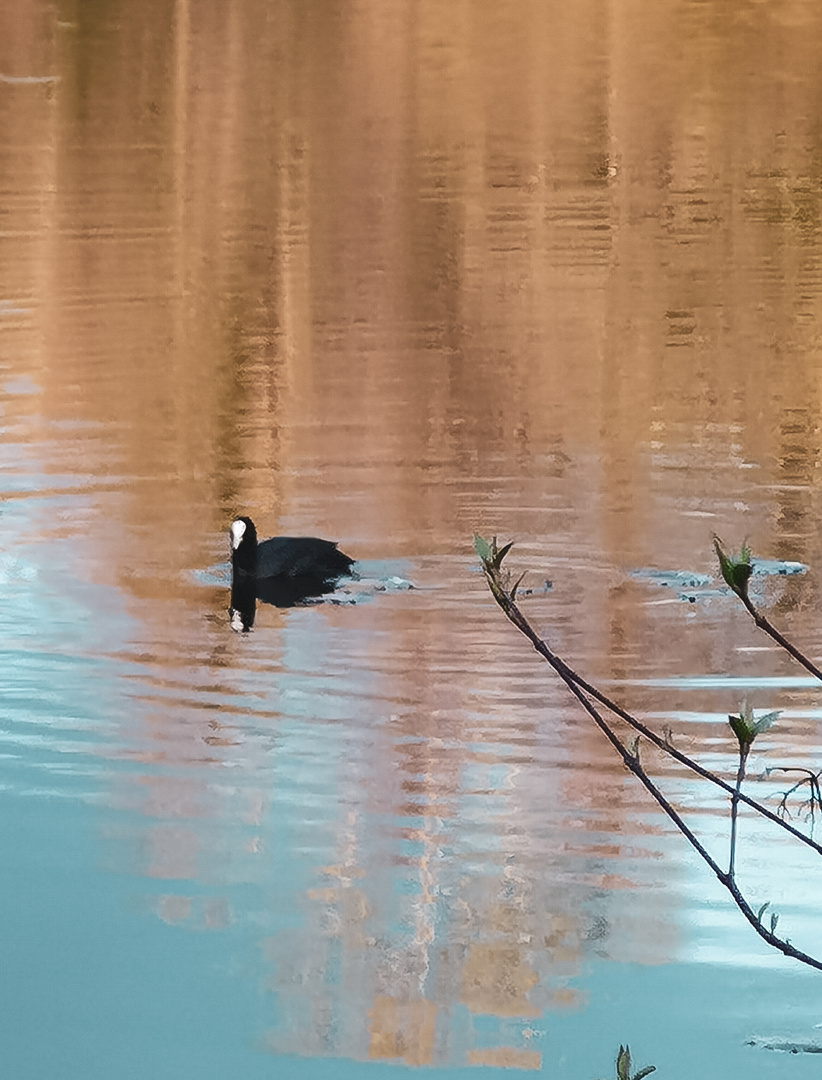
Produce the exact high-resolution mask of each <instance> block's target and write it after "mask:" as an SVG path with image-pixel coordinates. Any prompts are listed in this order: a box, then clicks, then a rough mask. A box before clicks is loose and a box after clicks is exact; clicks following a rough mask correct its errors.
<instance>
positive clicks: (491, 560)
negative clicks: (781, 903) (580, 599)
mask: <svg viewBox="0 0 822 1080" xmlns="http://www.w3.org/2000/svg"><path fill="white" fill-rule="evenodd" d="M508 546H509V547H510V545H508ZM507 550H508V548H505V549H503V550H502V552H501V553H500V551H498V550H497V549H496V543H495V542H494V544H493V546H492V547H491V548H490V551H491V555H490V557H488V558H486V557H484V556H483V555H480V558H481V560H482V566H483V570H484V571H485V576H486V580H487V582H488V586H489V588H490V590H491V594H492V595H493V597H494V599H495V600H496V602H497V604H498V605H499V606H500V608H501V609H502V611H503V613H504V614H505V615H506V617H507V618H508V619H509V621H510V622H512V623H513V624H514V626H516V628H517V629H518V630H519V631H520V632H521V633H522V634H524V635H525V636H526V637H527V638H528V640H529V641H530V642H531V644H532V645H533V646H534V648H535V649H536V651H537V652H538V653H539V654H540V655H541V656H542V657H543V658H544V659H545V660H547V661H548V663H549V664H550V665H551V667H552V668H553V669H554V671H555V672H556V673H557V674H558V675H559V677H560V678H561V679H562V681H563V682H564V683H565V685H566V686H567V687H568V689H569V690H570V691H571V693H572V694H573V695H574V697H575V698H576V699H577V700H578V701H579V703H580V704H581V705H582V707H583V708H584V709H585V711H586V712H587V713H588V715H589V716H590V717H591V718H592V719H593V721H594V723H595V724H596V725H597V727H598V728H599V729H600V731H602V733H603V734H604V735H605V737H606V738H607V739H608V741H609V742H610V743H611V745H612V746H613V748H614V749H615V750H616V751H617V753H618V754H619V756H620V757H621V758H622V760H623V762H624V764H625V766H626V767H627V768H628V769H629V770H630V771H631V772H632V773H633V775H634V776H636V777H637V779H638V780H639V781H640V783H642V785H643V786H644V787H645V789H646V790H647V791H648V792H649V794H650V795H651V796H652V797H653V799H654V800H655V801H656V803H657V804H658V805H659V807H660V808H661V809H662V810H663V811H664V813H665V814H666V815H667V816H668V817H669V818H670V819H671V821H672V822H673V823H674V825H676V827H677V829H679V831H680V832H681V833H682V835H683V836H684V837H685V838H686V840H687V841H688V842H689V843H690V844H691V846H692V847H693V848H694V849H695V850H696V852H697V853H698V854H699V855H700V856H701V858H702V859H703V860H704V861H705V863H706V864H707V865H708V866H709V867H710V869H711V870H712V871H713V873H714V875H715V876H716V878H717V880H718V881H719V882H720V883H721V884H722V885H723V886H724V887H725V888H726V889H727V890H728V892H729V893H730V895H731V897H732V898H733V901H734V903H735V904H736V906H737V907H738V908H739V910H740V911H741V912H742V914H743V916H744V917H745V919H747V921H748V922H749V923H750V925H751V926H752V927H753V929H754V930H755V931H756V933H757V934H758V935H759V936H760V937H761V938H762V939H763V940H764V941H766V942H767V943H768V944H769V945H771V946H772V947H773V948H775V949H777V950H778V951H779V952H781V953H783V954H784V955H785V956H790V957H792V958H793V959H795V960H798V961H800V962H801V963H803V964H807V965H808V966H809V967H813V968H816V969H817V970H819V971H822V961H820V960H817V959H816V958H815V957H813V956H810V955H809V954H808V953H805V952H802V950H801V949H797V948H796V947H795V946H794V945H792V944H791V943H790V942H789V941H787V940H786V939H783V938H779V937H777V936H776V934H775V933H774V932H773V931H774V928H775V926H776V921H775V919H772V922H771V927H772V928H771V930H767V929H766V928H765V927H764V926H763V925H762V921H761V918H760V917H759V916H758V915H757V914H756V912H754V910H753V908H751V906H750V904H749V903H748V901H747V900H746V899H745V897H744V895H743V893H742V892H741V891H740V889H739V886H738V885H737V883H736V880H735V878H734V874H733V857H734V852H733V844H734V843H735V838H734V841H732V848H731V860H730V863H731V865H730V868H729V870H728V872H727V873H726V872H725V871H724V870H722V868H721V867H720V866H719V864H718V863H717V862H716V861H715V860H714V859H713V858H712V857H711V855H710V854H709V853H708V851H707V849H706V848H705V847H704V845H703V844H702V843H701V842H700V840H699V839H698V838H697V837H696V835H695V834H694V833H693V831H692V830H691V829H690V828H689V827H688V825H687V824H686V823H685V821H684V820H683V819H682V817H681V816H680V814H679V813H678V811H677V810H675V809H674V807H673V806H672V805H671V803H670V802H669V801H668V799H667V798H666V797H665V795H664V794H663V793H662V792H661V791H660V789H659V788H658V787H657V786H656V785H655V784H654V782H653V781H652V780H651V778H650V777H649V776H648V774H647V773H646V772H645V769H644V768H643V767H642V765H641V764H640V760H639V754H638V752H636V751H635V752H634V753H632V752H631V751H630V750H629V749H628V747H627V746H626V745H625V744H624V743H623V741H622V740H621V739H620V738H619V736H618V735H617V734H616V733H615V732H614V730H613V729H612V728H611V726H610V724H609V723H608V722H607V720H605V718H604V717H603V716H602V715H601V714H600V713H599V711H598V710H597V709H596V707H595V706H594V705H593V703H592V701H591V700H590V698H589V696H588V695H590V697H591V698H594V699H595V700H597V701H598V702H599V703H600V704H602V705H604V706H605V707H606V708H608V709H609V711H612V712H613V713H614V714H615V715H616V716H618V717H620V719H622V720H624V721H625V722H626V723H628V724H629V725H630V726H631V727H633V728H634V729H635V730H637V731H640V732H641V733H642V734H643V735H645V736H646V737H648V738H649V739H650V740H651V741H652V742H653V743H654V744H655V745H656V746H658V747H659V748H660V749H662V750H664V751H665V752H666V753H669V754H671V755H672V756H673V757H674V758H676V759H677V760H679V761H681V762H682V763H683V764H685V765H687V766H688V767H689V768H692V769H693V770H694V771H695V772H697V773H698V774H699V775H700V776H704V777H705V778H706V779H708V780H711V781H713V782H715V783H719V786H721V787H723V788H725V789H726V790H727V791H729V792H730V794H731V796H732V798H734V799H736V801H737V802H739V801H743V802H745V803H747V804H748V805H750V806H751V807H752V808H753V809H755V810H756V811H757V812H758V813H761V814H763V815H764V816H765V817H767V818H769V819H770V820H772V821H774V822H775V823H776V824H777V825H780V826H781V827H783V828H784V827H787V829H788V831H789V832H791V833H793V834H794V835H796V836H797V838H798V839H800V840H803V841H804V842H806V843H809V842H810V845H811V846H812V847H814V848H816V850H817V851H822V849H820V847H819V845H818V844H815V843H813V842H811V841H809V839H808V838H807V837H806V836H804V835H803V834H802V833H800V832H799V831H798V830H795V829H793V828H792V827H790V826H787V823H786V822H784V821H783V820H782V819H781V818H779V817H778V816H777V815H776V814H773V813H771V812H770V811H768V810H767V808H765V807H763V806H762V805H761V804H760V803H757V802H756V801H755V800H752V799H749V798H748V797H747V796H745V795H744V794H743V793H742V792H741V791H740V790H739V788H740V785H741V780H742V776H744V760H743V761H742V762H741V763H740V770H741V773H742V775H740V774H739V773H738V774H737V784H736V787H735V788H734V787H731V785H729V784H726V783H725V782H724V781H719V778H718V777H715V776H714V774H712V773H710V772H708V770H705V769H703V768H702V767H701V766H698V765H697V763H696V762H693V761H691V759H690V758H687V757H686V755H684V754H680V753H679V752H678V751H675V750H674V748H673V747H671V746H670V745H669V744H667V743H666V742H665V741H664V740H662V739H660V738H659V736H657V735H656V734H655V733H654V732H652V731H651V730H650V728H646V727H645V725H644V724H641V723H640V722H639V721H637V720H635V719H634V717H632V716H630V714H629V713H626V712H625V711H624V710H623V709H621V708H619V707H618V706H615V705H614V703H612V702H610V701H609V700H608V699H607V698H605V696H604V695H602V694H600V693H599V691H597V690H596V689H595V688H594V687H592V686H590V685H589V684H588V683H586V682H585V681H584V680H583V679H581V678H580V677H579V676H578V675H577V674H576V673H575V672H573V671H572V670H571V668H569V667H568V666H567V664H565V662H564V661H562V660H560V658H559V657H558V656H556V654H555V653H553V652H552V650H551V649H550V648H549V646H548V645H547V643H546V642H545V641H544V640H543V639H542V638H540V637H539V636H538V635H537V633H536V632H535V631H534V629H533V628H532V627H531V625H530V623H529V622H528V620H527V619H526V618H525V616H524V615H523V614H522V612H521V611H520V610H519V608H518V607H517V605H516V603H515V601H514V598H513V595H512V594H511V593H509V592H508V590H507V588H506V585H505V583H504V581H503V576H502V573H501V571H500V566H501V564H502V559H503V557H504V555H505V554H506V553H507ZM760 911H761V912H762V911H764V908H762V909H760Z"/></svg>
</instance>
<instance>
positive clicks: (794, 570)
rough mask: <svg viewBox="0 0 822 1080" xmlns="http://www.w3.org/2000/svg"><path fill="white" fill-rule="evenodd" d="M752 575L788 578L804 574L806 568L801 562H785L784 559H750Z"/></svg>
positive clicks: (806, 570) (753, 557)
mask: <svg viewBox="0 0 822 1080" xmlns="http://www.w3.org/2000/svg"><path fill="white" fill-rule="evenodd" d="M751 565H752V566H753V572H754V574H759V575H760V576H761V577H775V576H779V577H789V576H790V575H792V574H806V573H807V572H808V567H807V566H806V565H805V564H804V563H801V562H786V561H785V560H784V559H757V558H756V556H752V557H751Z"/></svg>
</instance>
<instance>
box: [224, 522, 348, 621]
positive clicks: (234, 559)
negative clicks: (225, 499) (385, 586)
mask: <svg viewBox="0 0 822 1080" xmlns="http://www.w3.org/2000/svg"><path fill="white" fill-rule="evenodd" d="M353 563H354V560H353V559H351V558H349V556H348V555H345V554H343V552H342V551H340V550H339V548H338V547H337V545H336V544H335V543H333V542H332V541H331V540H320V539H319V538H318V537H316V536H274V537H272V538H271V540H263V542H262V543H260V544H258V543H257V530H256V528H255V527H254V522H253V521H252V520H251V518H249V517H238V518H236V519H235V520H234V521H233V522H232V524H231V566H232V570H233V580H234V584H235V585H238V584H240V583H241V582H243V581H245V582H249V583H250V581H251V580H253V581H254V582H255V592H256V594H257V596H258V597H259V598H260V599H261V600H266V599H268V596H267V595H266V594H267V593H271V594H272V596H281V595H282V596H287V597H290V598H294V597H297V598H298V597H299V596H319V595H321V593H323V592H328V591H329V590H330V589H332V588H333V587H334V585H335V584H336V583H337V581H338V579H339V578H341V577H344V576H345V575H346V574H350V573H351V566H352V564H353ZM272 602H273V603H277V600H276V599H274V600H269V603H272ZM292 602H293V599H292Z"/></svg>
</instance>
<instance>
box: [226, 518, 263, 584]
mask: <svg viewBox="0 0 822 1080" xmlns="http://www.w3.org/2000/svg"><path fill="white" fill-rule="evenodd" d="M230 533H231V565H232V567H233V568H234V570H235V572H236V571H240V572H241V573H244V574H253V573H255V571H256V569H257V530H256V529H255V528H254V522H253V521H252V520H251V518H250V517H238V518H235V519H234V521H232V523H231V529H230Z"/></svg>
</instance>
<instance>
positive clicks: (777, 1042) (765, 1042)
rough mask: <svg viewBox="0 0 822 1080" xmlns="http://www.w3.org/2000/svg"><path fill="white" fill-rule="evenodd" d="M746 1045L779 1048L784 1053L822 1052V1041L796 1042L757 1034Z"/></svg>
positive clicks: (762, 1048) (767, 1048)
mask: <svg viewBox="0 0 822 1080" xmlns="http://www.w3.org/2000/svg"><path fill="white" fill-rule="evenodd" d="M745 1045H746V1046H756V1047H758V1048H759V1049H760V1050H779V1051H780V1052H781V1053H783V1054H822V1043H817V1042H794V1041H793V1040H791V1039H774V1038H763V1037H761V1036H756V1037H754V1038H753V1039H748V1041H747V1042H746V1043H745Z"/></svg>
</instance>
